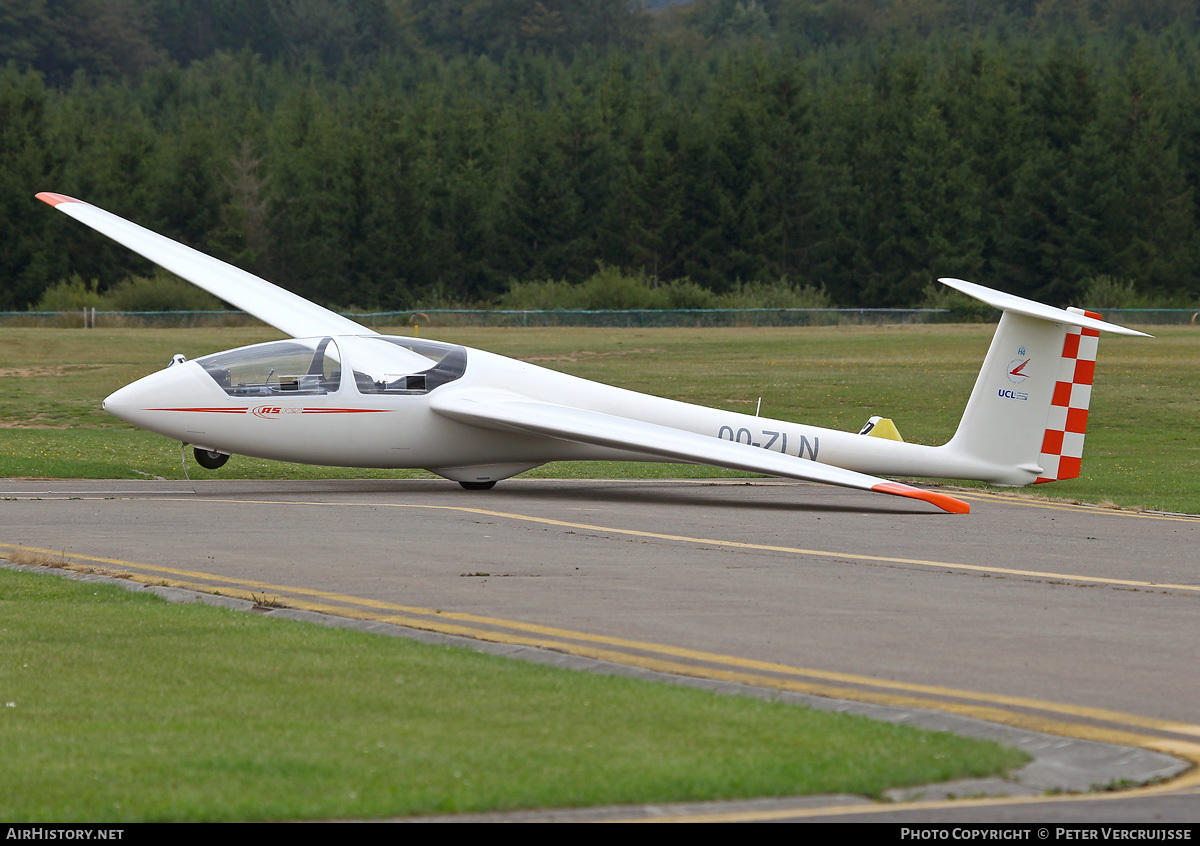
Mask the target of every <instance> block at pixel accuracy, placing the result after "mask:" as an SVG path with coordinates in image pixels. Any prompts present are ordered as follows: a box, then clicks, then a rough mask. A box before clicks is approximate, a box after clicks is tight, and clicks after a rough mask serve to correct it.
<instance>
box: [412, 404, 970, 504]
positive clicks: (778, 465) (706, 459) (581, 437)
mask: <svg viewBox="0 0 1200 846" xmlns="http://www.w3.org/2000/svg"><path fill="white" fill-rule="evenodd" d="M431 407H432V408H433V410H434V411H436V412H437V413H439V414H441V415H443V416H445V417H449V418H451V419H453V420H458V421H459V422H462V423H469V424H471V425H473V426H482V427H484V428H489V429H499V430H502V431H514V432H524V433H527V434H533V435H541V436H544V437H550V438H558V439H561V440H568V441H576V442H579V443H586V444H593V445H595V446H603V447H609V448H613V449H623V450H628V451H629V452H631V453H638V454H641V455H653V456H656V457H658V458H663V459H666V460H670V461H679V462H686V463H691V464H711V465H715V466H717V467H728V468H730V469H732V470H743V471H746V472H748V473H763V474H766V475H770V476H783V477H785V478H790V479H802V480H804V481H809V482H823V483H825V484H830V485H841V486H843V487H848V488H857V489H859V490H864V491H876V492H879V493H888V494H893V495H896V496H904V497H909V498H911V499H919V500H922V501H924V502H928V503H930V504H932V505H936V506H937V507H938V508H941V509H942V510H943V511H949V512H953V513H956V514H965V513H967V512H969V511H970V506H969V505H968V504H967V503H965V502H963V501H961V500H958V499H955V498H954V497H951V496H947V495H946V494H943V493H937V492H935V491H928V490H924V489H922V488H914V487H912V486H910V485H905V484H901V483H899V482H891V481H888V480H886V479H880V478H877V477H875V476H868V475H867V474H865V473H856V472H854V471H853V470H844V469H842V468H840V467H834V466H832V465H829V464H821V463H819V462H816V461H809V460H807V459H803V458H798V457H795V456H791V455H784V454H782V453H778V452H772V451H769V450H765V449H761V448H759V447H754V446H750V445H748V444H741V443H735V442H733V441H726V440H722V439H720V438H714V437H710V436H708V435H701V434H697V433H695V432H688V431H684V430H682V429H672V428H670V427H669V426H660V425H657V424H654V423H644V422H642V421H639V420H633V419H630V418H627V417H619V416H616V415H612V414H603V413H601V412H596V411H589V410H586V409H581V408H571V407H569V406H561V405H553V404H550V403H542V402H533V401H529V400H524V399H520V398H517V397H513V398H511V399H501V398H497V397H490V396H486V397H477V396H476V397H473V396H471V395H470V394H466V393H461V392H459V393H452V394H445V395H442V396H434V397H432V398H431Z"/></svg>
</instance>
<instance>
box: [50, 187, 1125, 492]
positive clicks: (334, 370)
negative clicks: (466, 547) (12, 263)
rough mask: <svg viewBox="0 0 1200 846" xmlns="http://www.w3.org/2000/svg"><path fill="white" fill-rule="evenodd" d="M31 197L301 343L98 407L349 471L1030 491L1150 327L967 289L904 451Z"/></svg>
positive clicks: (882, 440)
mask: <svg viewBox="0 0 1200 846" xmlns="http://www.w3.org/2000/svg"><path fill="white" fill-rule="evenodd" d="M37 196H38V199H41V200H43V201H44V202H46V203H49V204H50V205H51V206H54V207H55V208H56V209H58V210H59V211H61V212H63V213H65V214H67V215H69V216H71V217H73V218H75V219H76V220H78V221H80V222H81V223H84V224H86V225H87V226H90V227H92V228H93V229H95V230H97V231H98V232H101V233H103V234H104V235H107V236H108V237H110V238H112V239H113V240H115V241H117V242H119V243H121V244H123V245H125V246H126V247H128V248H129V249H131V250H133V251H134V252H136V253H139V254H140V255H142V256H144V257H146V258H148V259H150V260H151V261H153V262H155V263H156V264H159V265H161V266H162V267H164V268H166V269H167V270H169V271H171V272H172V273H175V274H177V275H179V276H181V277H183V278H184V279H187V280H188V281H190V282H192V283H194V284H195V285H197V286H199V287H201V288H203V289H204V290H206V291H209V292H211V293H212V294H215V295H216V296H217V297H219V298H221V299H222V300H224V301H226V302H228V303H230V304H231V305H233V306H235V307H237V308H239V309H242V310H243V311H246V312H248V313H249V314H252V315H254V316H255V317H257V318H258V319H260V320H262V321H264V322H266V323H268V324H270V325H271V326H274V327H275V328H277V329H279V330H280V331H282V332H284V333H285V334H287V335H290V336H291V338H292V339H291V340H285V341H272V342H268V343H263V344H254V345H252V346H248V347H241V348H239V349H235V350H228V351H225V352H219V353H215V354H213V355H207V356H204V357H202V358H198V359H195V360H193V361H184V360H183V358H182V356H176V358H175V360H174V361H172V363H171V365H170V366H168V367H167V368H166V369H164V370H161V371H159V372H157V373H152V374H151V375H149V376H146V377H145V378H143V379H139V380H138V381H136V382H134V383H132V384H130V385H127V386H126V387H124V388H121V389H120V390H118V391H116V392H115V393H114V394H112V395H111V396H109V397H108V398H107V399H106V400H105V401H104V408H105V410H106V411H109V412H110V413H112V414H114V415H116V416H117V417H119V418H121V419H122V420H125V421H127V422H129V423H132V424H133V425H135V426H140V427H142V428H144V429H148V430H150V431H152V432H157V433H159V434H162V435H165V436H167V437H169V438H172V439H174V440H179V441H182V442H184V443H185V444H191V445H192V446H193V447H194V448H195V453H196V458H197V460H198V461H199V462H200V464H201V465H203V466H205V467H208V468H210V469H215V468H217V467H220V466H221V465H222V464H224V463H225V461H226V460H227V459H228V457H229V455H231V454H242V455H253V456H258V457H261V458H269V459H277V460H281V461H295V462H302V463H307V464H327V465H336V466H347V467H383V468H424V469H427V470H429V471H431V472H433V473H436V474H438V475H439V476H442V477H444V478H447V479H452V480H454V481H456V482H459V483H460V484H461V485H462V486H463V487H465V488H468V489H486V488H490V487H492V486H493V485H495V483H496V482H497V481H499V480H501V479H506V478H508V477H509V476H513V475H516V474H517V473H521V472H524V471H526V470H529V469H531V468H533V467H537V466H538V465H541V464H545V463H546V462H549V461H567V460H618V461H677V462H690V463H696V464H711V465H716V466H719V467H728V468H732V469H735V470H744V471H746V472H750V473H763V474H767V475H772V476H782V477H787V478H793V479H803V480H806V481H813V482H823V483H828V484H833V485H843V486H845V487H849V488H858V489H861V490H868V491H878V492H881V493H888V494H894V495H897V496H904V497H910V498H913V499H919V500H923V501H925V502H929V503H931V504H933V505H936V506H937V507H939V508H941V509H943V510H945V511H950V512H955V513H965V512H968V511H969V510H970V506H968V505H967V503H965V502H962V501H961V500H958V499H955V498H954V497H951V496H948V495H946V494H943V493H939V492H936V491H928V490H924V489H921V488H916V487H912V486H910V485H906V484H902V483H899V482H893V481H888V480H886V479H883V478H880V477H881V476H926V477H935V478H952V479H978V480H982V481H985V482H990V483H993V484H999V485H1025V484H1028V483H1030V482H1047V481H1053V480H1055V479H1068V478H1074V477H1075V476H1077V475H1079V463H1080V458H1081V457H1082V455H1083V440H1084V434H1085V430H1086V423H1087V410H1088V404H1089V401H1090V399H1091V385H1092V370H1093V366H1094V363H1095V360H1096V346H1097V341H1098V336H1099V333H1100V332H1101V331H1108V332H1114V333H1117V334H1122V335H1144V334H1145V333H1143V332H1137V331H1135V330H1132V329H1126V328H1124V327H1121V326H1117V325H1114V324H1112V323H1107V322H1105V321H1103V320H1101V319H1099V315H1094V314H1091V313H1087V312H1083V311H1080V310H1078V309H1067V310H1064V309H1058V308H1053V307H1051V306H1046V305H1042V304H1041V303H1037V302H1033V301H1032V300H1027V299H1022V298H1021V297H1015V296H1012V295H1010V294H1004V293H1001V292H999V291H994V290H992V289H989V288H984V287H982V286H980V285H975V284H973V283H970V282H964V281H961V280H957V279H942V280H941V281H942V282H944V283H945V284H947V285H949V286H951V287H953V288H956V289H958V290H960V291H962V292H963V293H965V294H968V295H970V296H972V297H975V298H977V299H980V300H982V301H984V302H986V303H988V304H990V305H993V306H995V307H996V308H998V309H1001V310H1002V311H1003V312H1004V314H1003V315H1002V316H1001V318H1000V324H999V326H998V327H997V329H996V334H995V336H994V338H993V339H992V345H991V348H990V349H989V350H988V354H987V356H986V358H985V359H984V363H983V368H982V369H981V370H980V373H979V378H978V379H977V381H976V383H975V388H974V390H973V391H972V393H971V397H970V400H969V401H968V403H967V408H966V411H965V412H964V414H963V418H962V421H961V423H960V424H959V427H958V430H957V432H956V433H955V435H954V437H953V438H951V439H950V441H949V442H947V443H946V444H944V445H942V446H936V447H934V446H923V445H920V444H910V443H905V442H904V441H902V440H900V439H899V438H898V435H897V434H896V433H895V428H894V427H893V426H892V425H891V423H890V421H880V422H879V425H875V419H874V418H873V421H872V423H870V424H868V426H867V427H866V428H865V429H864V430H863V431H862V432H860V433H852V432H839V431H836V430H832V429H823V428H818V427H815V426H805V425H801V424H799V423H790V422H786V421H782V420H770V419H766V418H761V417H757V416H750V415H746V414H738V413H735V412H731V411H721V410H718V409H713V408H705V407H703V406H697V405H691V404H688V403H683V402H677V401H674V400H668V399H662V398H659V397H653V396H649V395H646V394H640V393H636V392H634V391H627V390H623V389H621V388H614V387H610V386H608V385H602V384H599V383H596V382H591V381H588V380H586V379H579V378H576V377H574V376H568V375H566V374H563V373H557V372H555V371H552V370H546V369H544V368H541V367H537V366H535V365H532V364H528V363H525V362H521V361H515V360H513V359H509V358H504V357H502V356H498V355H494V354H492V353H487V352H484V351H482V350H475V349H469V348H466V347H461V346H457V345H454V344H447V343H441V342H438V341H431V340H425V339H417V338H408V337H393V336H386V335H380V334H378V333H376V332H374V331H372V330H371V329H369V328H367V327H365V326H362V325H360V324H358V323H355V322H354V321H352V320H349V319H348V318H346V317H343V316H341V315H339V314H336V313H334V312H332V311H329V310H328V309H325V308H322V307H321V306H318V305H316V304H315V303H311V302H309V301H308V300H305V299H304V298H302V297H299V296H297V295H295V294H293V293H290V292H288V291H285V290H283V289H282V288H279V287H277V286H275V285H273V284H271V283H270V282H267V281H266V280H264V279H260V278H259V277H257V276H253V275H251V274H249V273H246V272H245V271H242V270H239V269H237V268H235V267H233V266H231V265H228V264H226V263H225V262H222V261H219V260H217V259H214V258H212V257H211V256H207V255H204V254H203V253H200V252H198V251H196V250H193V249H192V248H190V247H186V246H184V245H183V244H180V243H178V242H175V241H172V240H171V239H169V238H166V237H164V236H162V235H158V234H156V233H154V232H151V231H149V230H147V229H144V228H143V227H141V226H138V225H137V224H134V223H131V222H129V221H127V220H125V219H123V218H120V217H117V216H116V215H113V214H110V213H109V212H106V211H104V210H102V209H99V208H97V207H95V206H93V205H90V204H88V203H85V202H82V201H80V200H76V199H73V198H71V197H67V196H64V195H61V194H51V193H41V194H38V195H37Z"/></svg>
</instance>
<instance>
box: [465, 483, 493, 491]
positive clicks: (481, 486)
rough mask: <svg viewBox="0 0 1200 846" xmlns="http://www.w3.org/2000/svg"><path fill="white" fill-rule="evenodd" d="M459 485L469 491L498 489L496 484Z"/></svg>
mask: <svg viewBox="0 0 1200 846" xmlns="http://www.w3.org/2000/svg"><path fill="white" fill-rule="evenodd" d="M459 484H460V485H462V486H463V489H464V490H468V491H490V490H491V489H492V488H494V487H496V483H495V482H459Z"/></svg>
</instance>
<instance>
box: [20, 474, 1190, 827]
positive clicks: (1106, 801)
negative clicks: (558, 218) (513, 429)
mask: <svg viewBox="0 0 1200 846" xmlns="http://www.w3.org/2000/svg"><path fill="white" fill-rule="evenodd" d="M955 495H956V496H960V497H962V498H964V499H967V500H968V501H970V502H971V504H972V509H973V513H972V514H970V515H949V514H944V513H942V512H940V511H937V510H935V509H933V508H932V507H929V506H926V505H924V504H922V503H919V502H910V501H906V500H901V499H898V498H893V497H886V496H879V495H872V494H866V493H862V492H858V491H851V490H847V489H841V488H830V487H825V486H819V485H809V484H802V483H790V482H774V481H765V480H764V481H753V482H682V481H666V482H659V481H655V482H643V481H609V482H604V481H540V480H519V479H517V480H510V481H508V482H504V483H501V484H500V485H499V486H497V487H496V488H495V489H494V490H492V491H489V492H466V491H463V490H461V489H459V488H458V487H457V486H456V485H453V484H451V483H447V482H442V481H434V480H429V481H361V482H286V483H277V482H222V481H199V482H195V483H188V482H171V481H147V482H113V481H86V482H85V481H55V482H45V481H12V480H0V497H3V500H2V501H0V526H2V527H3V531H2V532H0V555H4V554H6V553H8V552H11V551H14V550H17V549H18V548H23V549H26V550H33V551H41V554H45V555H51V556H57V557H60V558H66V559H68V560H69V561H71V562H73V563H74V564H75V565H77V566H82V567H88V568H92V567H94V568H102V569H107V570H115V571H119V572H122V573H125V574H129V575H132V576H133V577H134V578H133V581H134V582H137V583H140V584H148V583H150V582H154V583H158V584H166V585H168V586H172V589H177V590H185V591H198V592H201V593H211V592H215V591H219V592H220V593H221V594H222V595H223V596H225V597H230V596H234V597H236V596H241V597H243V598H244V599H245V600H249V601H250V602H254V601H259V602H261V601H262V599H263V598H264V597H269V601H270V604H272V605H282V606H286V610H281V611H277V612H274V613H282V614H292V615H311V616H314V617H319V618H320V619H323V620H330V619H334V620H350V621H355V622H354V624H355V625H363V626H369V627H370V626H374V627H377V628H379V629H381V630H382V629H388V630H393V631H394V630H396V629H395V627H400V629H399V630H401V631H405V632H415V633H419V634H420V636H422V637H426V638H467V639H469V641H470V642H472V643H476V644H486V645H487V648H490V649H493V650H498V651H501V652H504V653H507V654H515V655H518V656H520V657H526V658H529V657H535V658H540V659H541V660H551V661H555V662H577V663H578V665H586V666H594V667H599V668H603V669H605V670H606V671H620V672H633V673H641V674H653V675H662V676H667V677H670V678H673V679H689V680H691V682H692V683H698V684H710V685H736V686H739V689H742V690H746V691H760V692H763V691H765V692H766V693H767V695H772V696H789V697H795V698H798V699H802V700H805V701H813V702H817V703H819V704H822V705H823V706H825V707H834V708H838V709H841V710H857V711H863V712H870V713H872V715H874V716H879V717H881V718H887V719H895V720H902V721H913V722H920V723H921V724H923V725H934V726H935V727H944V728H947V729H949V730H956V731H970V732H976V733H978V732H984V733H986V732H998V733H1001V734H1003V735H1004V736H1005V739H1007V741H1008V742H1013V743H1018V744H1021V745H1025V746H1026V748H1030V749H1032V750H1034V751H1035V753H1036V754H1037V760H1038V764H1036V765H1035V766H1034V768H1032V769H1030V770H1029V771H1027V772H1023V773H1021V774H1018V779H1019V780H1018V781H1016V782H1012V783H1008V784H1000V785H996V784H980V785H956V786H953V787H952V788H950V789H949V791H948V792H953V793H954V794H955V795H957V796H963V795H970V796H974V795H979V794H996V793H1006V794H1008V798H1006V799H998V798H989V799H978V800H973V801H970V802H964V801H963V800H958V801H957V802H955V803H953V804H952V805H946V804H944V803H942V802H940V801H938V793H937V790H936V789H930V790H927V791H925V792H924V794H923V795H922V796H919V797H915V798H917V799H919V800H920V801H914V802H906V803H901V804H895V805H888V806H879V805H874V804H864V803H863V802H861V801H860V800H852V799H850V798H848V797H841V798H839V797H833V798H827V799H825V800H822V801H820V802H818V803H817V804H818V805H819V807H817V808H813V807H810V805H811V804H812V803H811V802H810V801H809V800H805V801H803V802H801V801H800V800H797V801H795V802H793V803H792V804H787V803H786V802H785V803H783V804H779V803H778V802H772V803H768V804H767V805H762V804H759V805H748V806H739V807H738V808H733V807H730V806H720V807H714V808H695V807H690V806H689V807H687V808H678V809H655V810H654V813H655V814H656V815H657V816H659V817H663V816H667V817H670V816H672V815H673V814H676V813H678V814H679V815H680V816H687V817H689V818H693V819H696V818H725V819H733V818H752V819H783V818H796V819H858V818H862V819H866V818H869V819H875V820H882V819H895V820H908V821H919V820H925V821H932V820H936V821H944V820H947V819H951V818H956V819H957V818H958V817H955V816H954V815H965V816H964V817H963V818H965V819H985V820H992V821H1017V820H1031V821H1054V820H1078V821H1094V820H1099V819H1104V820H1105V821H1109V822H1112V821H1118V820H1121V819H1128V820H1130V821H1146V820H1154V821H1166V820H1174V821H1180V822H1196V821H1200V787H1198V786H1197V782H1198V781H1200V780H1198V779H1197V778H1196V776H1195V771H1194V770H1193V769H1189V768H1190V766H1191V764H1192V763H1193V762H1197V761H1200V673H1196V672H1195V669H1194V667H1195V655H1196V654H1197V652H1198V650H1197V647H1198V646H1200V629H1198V627H1196V626H1195V624H1194V621H1195V619H1196V609H1197V608H1198V607H1200V606H1198V605H1197V603H1200V577H1197V576H1196V574H1195V573H1194V567H1195V561H1196V554H1195V549H1196V545H1197V544H1196V541H1197V540H1198V539H1200V534H1198V532H1200V519H1197V518H1194V517H1187V516H1183V515H1166V514H1143V513H1133V512H1126V511H1117V510H1113V509H1101V508H1092V507H1086V506H1076V505H1069V504H1062V503H1052V502H1047V501H1041V500H1035V499H1029V498H1017V497H1004V496H995V495H992V494H988V493H984V492H971V491H966V492H956V494H955ZM160 589H161V588H160ZM1168 756H1169V757H1168ZM1039 767H1040V768H1041V769H1038V768H1039ZM1147 780H1149V781H1155V782H1162V783H1161V784H1157V785H1156V786H1154V787H1152V788H1150V789H1147V790H1142V791H1140V792H1136V793H1130V792H1128V791H1115V792H1104V793H1097V792H1090V791H1091V789H1092V788H1093V787H1096V786H1103V785H1112V784H1125V783H1130V782H1141V781H1147ZM1047 790H1068V791H1080V792H1081V793H1082V795H1080V796H1072V797H1069V798H1063V799H1061V800H1058V801H1054V802H1051V801H1049V800H1048V799H1047V798H1046V796H1045V792H1046V791H1047ZM897 798H903V799H909V798H914V797H910V796H900V797H897ZM597 813H599V812H597ZM609 813H610V814H611V813H615V814H616V816H617V817H621V816H622V814H627V815H631V816H635V817H636V816H638V815H645V814H646V813H647V811H646V809H637V810H634V809H616V810H615V811H613V812H609ZM737 814H745V815H746V816H745V817H738V816H737ZM551 818H552V817H551ZM610 818H611V816H610Z"/></svg>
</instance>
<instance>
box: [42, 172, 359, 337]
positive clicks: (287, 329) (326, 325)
mask: <svg viewBox="0 0 1200 846" xmlns="http://www.w3.org/2000/svg"><path fill="white" fill-rule="evenodd" d="M37 197H38V199H39V200H41V201H42V202H44V203H49V204H50V205H52V206H54V208H56V209H58V210H59V211H60V212H63V213H64V214H66V215H69V216H70V217H73V218H75V219H76V220H78V221H79V222H80V223H84V224H86V225H88V226H90V227H91V228H92V229H95V230H96V231H97V232H99V233H101V234H102V235H107V236H108V237H109V238H112V239H113V240H114V241H116V242H117V243H119V244H123V245H125V246H126V247H128V248H129V249H131V250H133V251H134V252H135V253H137V254H138V255H140V256H143V257H144V258H148V259H150V261H152V262H154V263H155V264H157V265H160V266H161V267H165V268H166V269H167V270H169V271H171V272H172V273H174V274H176V275H178V276H182V277H183V278H184V279H186V280H187V281H189V282H191V283H192V284H194V285H196V286H198V287H200V288H203V289H204V290H205V291H208V292H209V293H210V294H213V295H214V296H216V297H219V298H220V299H222V300H224V301H225V302H227V303H229V304H230V305H232V306H234V307H235V308H240V309H241V310H242V311H245V312H246V313H247V314H252V315H254V316H255V317H257V318H258V319H259V320H261V321H263V322H264V323H266V324H268V325H270V326H274V327H275V328H276V329H278V330H279V331H281V332H284V333H286V334H288V335H291V336H292V337H293V338H305V337H312V336H315V335H364V334H367V335H374V334H376V333H375V331H374V330H373V329H368V328H367V327H366V326H363V325H361V324H358V323H355V322H354V321H353V320H350V319H349V318H346V317H342V316H341V315H340V314H338V313H336V312H333V311H330V310H329V309H327V308H322V307H321V306H319V305H317V304H316V303H310V302H309V301H308V300H306V299H304V298H303V297H301V296H298V295H297V294H293V293H292V292H291V291H286V290H284V289H283V288H280V287H279V286H278V285H272V284H271V283H270V282H268V281H267V280H265V279H261V278H259V277H258V276H255V275H254V274H252V273H247V272H246V271H244V270H239V269H238V268H236V267H234V266H233V265H231V264H226V263H225V262H223V261H221V260H220V259H215V258H213V257H212V256H206V255H205V254H204V253H201V252H199V251H197V250H193V249H192V248H191V247H185V246H184V245H183V244H180V243H179V242H177V241H172V240H171V239H170V238H167V237H165V236H163V235H159V234H157V233H155V232H151V231H150V230H149V229H145V228H143V227H141V226H138V225H137V224H136V223H130V222H129V221H128V220H125V219H124V218H120V217H117V216H116V215H115V214H112V213H110V212H106V211H104V210H103V209H101V208H97V207H96V206H93V205H92V204H91V203H85V202H83V201H82V200H76V199H75V198H74V197H68V196H65V195H63V194H52V193H49V192H42V193H41V194H38V195H37Z"/></svg>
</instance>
